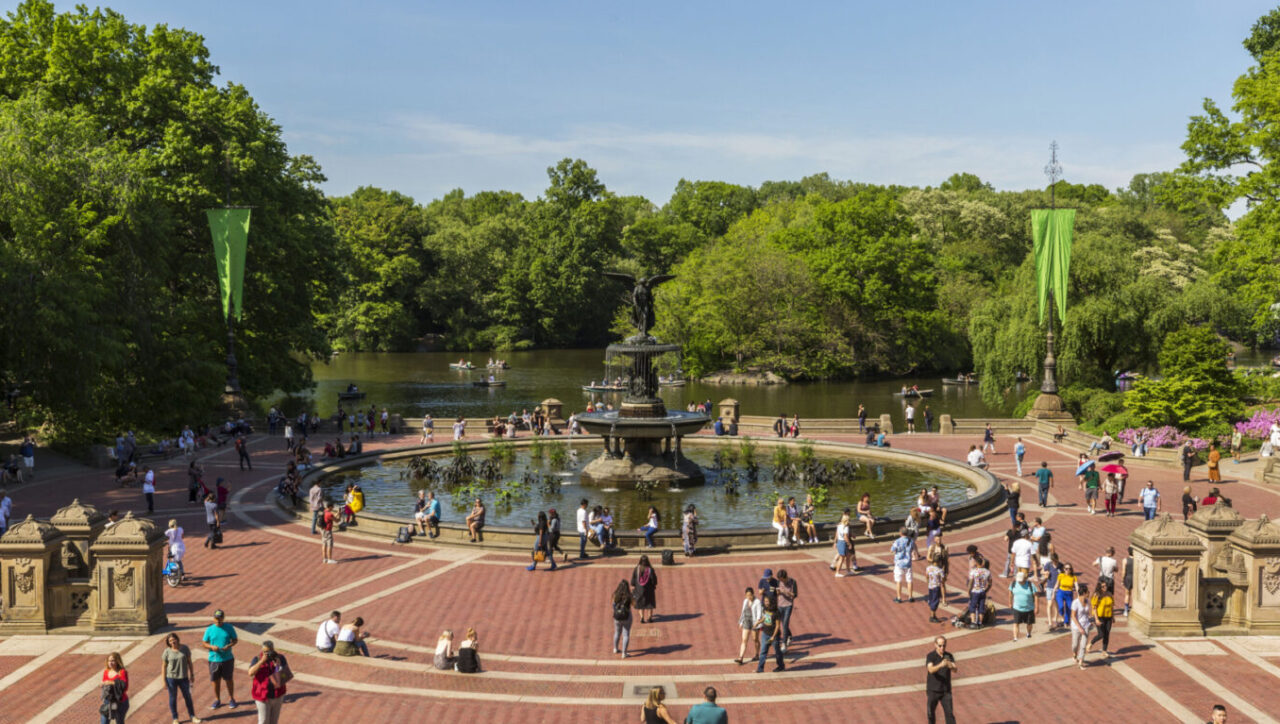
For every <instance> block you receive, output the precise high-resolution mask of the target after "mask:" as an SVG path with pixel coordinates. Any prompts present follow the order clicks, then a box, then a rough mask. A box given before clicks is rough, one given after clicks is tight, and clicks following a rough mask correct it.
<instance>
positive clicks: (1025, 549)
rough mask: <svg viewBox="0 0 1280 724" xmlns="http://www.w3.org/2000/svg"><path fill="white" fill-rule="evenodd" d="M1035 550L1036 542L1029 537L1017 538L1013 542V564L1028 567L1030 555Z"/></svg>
mask: <svg viewBox="0 0 1280 724" xmlns="http://www.w3.org/2000/svg"><path fill="white" fill-rule="evenodd" d="M1035 552H1036V544H1035V543H1032V542H1031V539H1030V538H1019V539H1018V540H1016V541H1014V542H1013V550H1012V553H1013V565H1014V566H1016V567H1018V568H1030V567H1031V556H1032V555H1034V554H1035Z"/></svg>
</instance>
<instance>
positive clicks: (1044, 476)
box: [1036, 461, 1053, 508]
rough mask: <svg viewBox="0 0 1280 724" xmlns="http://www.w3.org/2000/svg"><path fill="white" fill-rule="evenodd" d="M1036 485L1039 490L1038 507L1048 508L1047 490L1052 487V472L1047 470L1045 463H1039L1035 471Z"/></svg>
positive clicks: (1047, 466) (1046, 463) (1047, 465)
mask: <svg viewBox="0 0 1280 724" xmlns="http://www.w3.org/2000/svg"><path fill="white" fill-rule="evenodd" d="M1036 484H1037V486H1038V487H1039V488H1040V507H1041V508H1047V507H1049V489H1050V488H1052V487H1053V471H1052V470H1050V469H1049V463H1048V462H1047V461H1041V463H1040V469H1039V470H1036Z"/></svg>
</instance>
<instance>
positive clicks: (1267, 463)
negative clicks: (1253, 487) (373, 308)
mask: <svg viewBox="0 0 1280 724" xmlns="http://www.w3.org/2000/svg"><path fill="white" fill-rule="evenodd" d="M1276 455H1280V450H1277V451H1276V453H1275V454H1273V455H1272V456H1271V457H1267V458H1262V457H1260V458H1258V466H1257V467H1256V468H1254V473H1253V475H1254V478H1255V479H1256V480H1257V481H1258V482H1259V483H1267V482H1275V481H1274V480H1268V479H1267V478H1269V477H1270V478H1274V477H1275V476H1273V475H1271V472H1272V471H1273V470H1275V469H1276V460H1280V458H1277V457H1276Z"/></svg>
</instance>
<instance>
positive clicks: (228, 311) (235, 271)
mask: <svg viewBox="0 0 1280 724" xmlns="http://www.w3.org/2000/svg"><path fill="white" fill-rule="evenodd" d="M205 213H207V214H208V215H209V231H210V232H212V233H213V257H214V261H215V263H216V264H217V267H218V286H219V287H221V289H222V316H223V317H230V316H231V315H232V313H233V310H234V314H235V316H236V319H237V320H239V319H240V315H241V311H242V310H241V303H242V302H243V301H244V256H245V250H246V249H247V248H248V246H249V209H209V210H208V211H206V212H205Z"/></svg>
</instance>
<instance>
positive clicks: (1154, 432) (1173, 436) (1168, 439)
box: [1116, 422, 1271, 450]
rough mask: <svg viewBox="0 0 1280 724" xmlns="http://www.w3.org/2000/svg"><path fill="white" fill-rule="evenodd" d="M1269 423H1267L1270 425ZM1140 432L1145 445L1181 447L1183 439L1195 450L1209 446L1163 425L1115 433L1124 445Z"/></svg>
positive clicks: (1132, 440) (1127, 429)
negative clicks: (1188, 441)
mask: <svg viewBox="0 0 1280 724" xmlns="http://www.w3.org/2000/svg"><path fill="white" fill-rule="evenodd" d="M1270 424H1271V423H1269V422H1268V423H1267V425H1268V426H1270ZM1140 434H1143V435H1146V438H1147V447H1182V443H1183V441H1184V440H1190V441H1191V447H1192V449H1195V450H1204V449H1205V448H1207V447H1209V441H1208V440H1205V439H1202V438H1198V437H1187V435H1186V433H1184V432H1182V431H1181V430H1179V429H1178V428H1176V427H1173V426H1171V425H1165V426H1163V427H1130V428H1126V429H1124V430H1121V431H1120V432H1119V433H1117V434H1116V439H1117V440H1119V441H1120V442H1123V443H1124V444H1126V445H1133V444H1134V442H1135V441H1137V439H1138V436H1139V435H1140Z"/></svg>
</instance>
